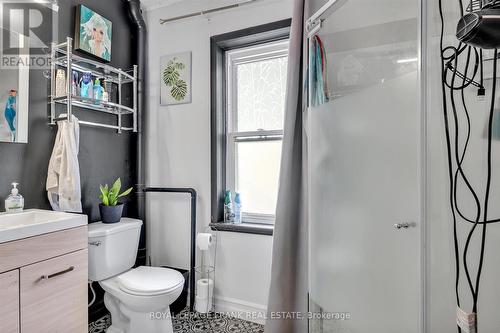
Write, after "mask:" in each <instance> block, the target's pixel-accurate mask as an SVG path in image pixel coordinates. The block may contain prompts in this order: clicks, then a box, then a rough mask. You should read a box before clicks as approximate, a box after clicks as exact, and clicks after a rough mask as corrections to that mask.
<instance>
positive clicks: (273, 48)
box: [225, 39, 289, 224]
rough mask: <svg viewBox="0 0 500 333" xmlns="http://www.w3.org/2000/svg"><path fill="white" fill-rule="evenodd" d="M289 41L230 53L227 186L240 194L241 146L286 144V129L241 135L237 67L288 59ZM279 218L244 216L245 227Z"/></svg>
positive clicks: (227, 90)
mask: <svg viewBox="0 0 500 333" xmlns="http://www.w3.org/2000/svg"><path fill="white" fill-rule="evenodd" d="M288 45H289V40H288V39H285V40H279V41H274V42H266V43H262V44H258V45H255V46H250V47H245V48H239V49H235V50H229V51H226V57H225V58H226V92H227V94H226V119H227V122H226V124H227V136H226V147H227V155H226V167H225V169H226V186H227V188H228V189H231V190H232V191H235V190H236V187H237V186H236V185H237V184H236V182H237V175H236V173H237V169H238V166H237V159H236V158H237V153H236V151H235V150H236V149H235V148H236V143H237V142H250V141H251V142H265V141H282V140H283V129H278V130H264V129H258V130H254V131H238V107H237V106H238V75H237V67H238V65H241V64H248V63H252V62H257V61H266V60H272V59H277V58H284V57H287V58H288ZM275 218H276V216H275V214H261V213H251V212H242V214H241V219H242V222H243V223H255V224H274V221H275Z"/></svg>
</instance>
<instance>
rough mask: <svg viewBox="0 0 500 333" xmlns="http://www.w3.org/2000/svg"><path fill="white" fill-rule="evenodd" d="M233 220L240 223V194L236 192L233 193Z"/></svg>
mask: <svg viewBox="0 0 500 333" xmlns="http://www.w3.org/2000/svg"><path fill="white" fill-rule="evenodd" d="M233 210H234V221H233V223H241V196H240V194H239V193H238V192H236V193H235V194H234V205H233Z"/></svg>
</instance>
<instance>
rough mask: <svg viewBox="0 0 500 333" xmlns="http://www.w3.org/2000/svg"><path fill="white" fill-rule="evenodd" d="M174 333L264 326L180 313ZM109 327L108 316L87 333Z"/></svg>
mask: <svg viewBox="0 0 500 333" xmlns="http://www.w3.org/2000/svg"><path fill="white" fill-rule="evenodd" d="M172 324H173V327H174V332H175V333H263V332H264V326H263V325H259V324H256V323H252V322H249V321H244V320H241V319H237V318H232V317H228V316H225V315H222V314H217V313H215V314H209V315H203V314H198V313H190V312H189V311H187V310H184V311H182V312H181V313H179V314H178V315H177V316H175V317H173V320H172ZM110 325H111V317H110V315H109V314H108V315H106V316H104V317H102V318H101V319H99V320H97V321H94V322H92V323H90V325H89V333H105V332H106V329H107V328H108V327H109V326H110Z"/></svg>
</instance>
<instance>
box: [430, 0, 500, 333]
mask: <svg viewBox="0 0 500 333" xmlns="http://www.w3.org/2000/svg"><path fill="white" fill-rule="evenodd" d="M458 4H459V6H460V13H461V15H462V16H463V11H464V10H463V3H462V1H461V0H458ZM470 7H471V8H472V5H470ZM439 16H440V20H441V32H440V57H441V71H442V72H441V81H442V82H441V88H442V89H441V90H442V103H443V117H444V127H445V136H446V151H447V161H448V175H449V181H450V198H449V199H450V208H451V212H452V219H453V239H454V253H455V294H456V302H457V306H458V307H460V290H459V284H460V258H459V252H460V244H459V239H458V231H457V224H458V219H457V214H458V216H459V217H460V218H462V219H463V220H464V221H465V222H468V223H472V224H473V226H472V227H471V229H470V231H469V233H468V235H467V240H466V242H465V246H464V251H463V256H462V260H463V264H464V270H465V274H466V277H467V283H468V286H469V289H470V292H471V295H472V299H473V306H472V312H473V313H475V314H477V311H478V299H479V288H480V282H481V275H482V271H483V266H484V257H485V248H486V235H487V225H488V224H491V223H498V222H500V219H493V220H489V219H488V206H489V196H490V192H491V178H492V132H493V115H494V108H495V95H496V79H497V73H496V72H497V62H498V51H497V50H495V51H494V59H493V83H492V90H491V105H490V108H489V117H488V152H487V178H486V190H485V194H484V201H483V207H481V202H480V200H479V196H478V195H477V193H476V191H475V189H474V187H473V186H472V183H471V182H470V181H469V179H468V177H467V175H466V173H465V171H464V170H463V168H462V165H463V162H464V160H465V157H466V154H467V148H468V145H469V141H470V136H471V120H470V115H469V111H468V108H467V103H466V99H465V93H464V91H465V89H466V88H468V87H469V86H471V85H472V86H475V87H478V88H479V93H480V94H482V95H484V86H483V80H484V78H483V73H484V68H483V65H484V64H483V51H482V50H478V49H476V48H475V47H471V46H467V45H463V44H462V43H459V44H458V46H457V47H454V46H447V47H444V28H445V26H444V25H445V20H444V15H443V4H442V0H439ZM465 50H467V58H466V61H465V65H464V70H463V72H462V71H460V70H459V58H460V56H461V54H462V53H463V52H464V51H465ZM471 54H473V56H474V68H473V70H472V73H471V75H470V77H469V68H470V62H471ZM449 72H450V73H451V82H448V74H449ZM478 72H479V73H480V82H479V83H478V82H476V81H474V79H475V77H476V75H477V73H478ZM457 77H458V78H461V79H462V82H461V84H460V85H459V86H456V85H455V82H456V79H457ZM447 89H449V90H450V93H449V98H450V108H449V107H448V101H447V98H448V95H447V93H446V90H447ZM455 91H460V94H461V102H462V103H461V104H462V107H463V112H464V115H465V117H466V121H467V127H466V132H467V136H466V139H465V142H464V145H463V149H462V150H461V152H460V149H459V148H460V133H459V117H458V111H457V105H456V101H455V96H454V92H455ZM450 111H451V115H452V117H453V125H454V136H453V149H452V137H451V131H450V122H449V113H450ZM453 157H454V159H455V164H456V168H455V167H454V163H453ZM459 179H460V180H461V181H463V182H464V184H465V185H466V189H467V190H468V192H470V194H471V195H472V197H473V199H474V204H475V207H476V217H475V219H470V218H468V217H466V216H465V214H463V213H462V211H461V210H460V207H459V204H458V199H457V197H458V194H457V193H458V187H459V186H458V185H459V184H458V181H459ZM481 213H483V220H482V221H480V219H481ZM479 225H481V226H482V235H481V244H480V257H479V264H478V269H477V274H476V279H475V283H473V282H472V277H471V274H470V271H469V265H468V252H469V249H470V244H471V240H472V237H473V235H474V233H475V231H476V230H477V227H478V226H479ZM476 325H477V318H476ZM476 327H477V326H476ZM457 329H458V331H459V332H461V329H460V327H459V326H457Z"/></svg>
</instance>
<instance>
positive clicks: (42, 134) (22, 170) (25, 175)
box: [0, 0, 137, 320]
mask: <svg viewBox="0 0 500 333" xmlns="http://www.w3.org/2000/svg"><path fill="white" fill-rule="evenodd" d="M77 4H84V5H86V6H87V7H89V8H91V9H93V10H94V11H96V12H97V13H100V14H101V15H103V16H104V17H106V18H108V19H109V20H111V21H112V22H113V40H112V56H111V62H110V64H111V65H112V66H115V67H119V68H122V69H129V68H131V67H132V65H133V64H136V63H137V61H136V59H134V58H135V51H136V50H135V49H136V46H135V45H136V41H135V36H134V33H135V29H134V27H133V26H132V25H131V24H130V22H129V17H128V12H127V8H126V6H125V5H124V4H123V3H122V1H121V0H86V1H73V0H60V1H59V6H60V8H59V17H58V35H59V36H58V38H59V42H63V41H65V39H66V37H67V36H70V37H74V36H73V35H74V25H75V6H76V5H77ZM44 37H45V38H44V42H46V44H47V45H50V44H49V43H50V41H51V38H52V37H51V33H50V31H46V36H44ZM0 79H1V78H0ZM48 89H49V80H47V79H46V78H45V77H44V76H43V72H42V70H31V71H30V98H29V100H30V103H29V129H28V143H27V144H18V143H3V142H0V158H1V161H0V211H4V204H3V201H4V200H5V198H6V196H7V195H9V193H10V189H11V185H10V183H11V182H13V181H17V182H19V183H20V193H21V194H22V195H23V196H24V198H25V208H42V209H50V204H49V202H48V199H47V192H46V191H45V181H46V179H47V168H48V163H49V159H50V155H51V152H52V147H53V144H54V139H55V135H56V133H57V126H54V127H52V126H49V125H48V115H49V106H48V94H49V90H48ZM124 95H125V94H124ZM123 97H124V98H130V95H129V96H123ZM1 103H3V102H1ZM1 103H0V104H1ZM59 107H60V108H61V109H58V110H59V111H62V112H64V107H63V106H59ZM0 109H1V108H0ZM1 110H3V109H1ZM74 110H75V111H74V114H75V115H76V116H77V117H78V118H79V119H81V120H88V121H95V122H108V123H110V124H116V123H115V122H116V117H115V116H112V115H108V114H101V113H97V112H95V111H91V110H78V109H76V108H74ZM126 117H130V118H131V116H126ZM125 125H127V122H125ZM135 140H136V134H134V133H130V132H123V133H122V134H117V133H116V131H114V130H111V129H104V128H92V127H87V126H80V153H79V161H80V178H81V185H82V204H83V211H84V213H85V214H87V215H88V217H89V222H95V221H98V220H99V209H98V203H99V199H98V195H99V184H104V183H111V182H113V181H114V179H116V178H117V177H121V179H122V183H123V187H124V188H125V187H129V186H133V185H134V184H135V183H136V177H135ZM110 185H111V184H110ZM124 201H125V203H126V205H125V212H124V215H125V216H130V217H134V215H135V205H134V198H133V196H130V197H129V198H127V199H125V200H124ZM94 286H95V289H96V292H97V294H98V298H97V301H96V302H95V303H94V305H93V306H92V308H91V309H90V319H91V320H95V319H96V318H98V317H100V316H102V315H103V314H104V313H105V311H106V310H105V308H104V304H103V301H102V295H103V291H102V289H101V288H100V287H99V286H98V284H97V283H94ZM90 297H91V295H90V294H89V300H90Z"/></svg>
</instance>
